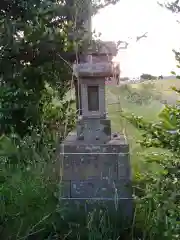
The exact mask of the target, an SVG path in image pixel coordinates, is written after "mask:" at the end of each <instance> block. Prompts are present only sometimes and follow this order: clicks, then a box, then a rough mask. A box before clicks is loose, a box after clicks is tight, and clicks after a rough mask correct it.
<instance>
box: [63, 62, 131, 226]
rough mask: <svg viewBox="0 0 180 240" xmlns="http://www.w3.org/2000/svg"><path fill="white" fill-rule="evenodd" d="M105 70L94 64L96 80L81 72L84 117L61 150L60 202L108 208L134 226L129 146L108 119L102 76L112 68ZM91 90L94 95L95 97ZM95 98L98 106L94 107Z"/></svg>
mask: <svg viewBox="0 0 180 240" xmlns="http://www.w3.org/2000/svg"><path fill="white" fill-rule="evenodd" d="M91 65H93V64H91ZM107 65H108V64H107V63H106V64H105V65H104V66H107ZM102 66H103V64H102V63H101V68H99V69H98V64H97V63H96V64H95V67H96V69H95V70H94V72H95V73H94V72H93V73H94V74H93V77H92V76H87V75H88V71H89V72H90V73H92V70H89V68H88V69H87V68H86V69H83V70H84V72H86V74H84V72H83V70H82V69H80V70H79V72H80V73H82V72H83V74H82V75H81V76H80V83H81V94H82V96H81V98H82V99H83V101H82V117H81V119H79V120H78V121H77V128H76V131H75V132H72V133H70V134H69V135H68V136H67V138H66V139H65V140H64V141H63V142H62V144H61V146H60V165H61V166H60V169H61V173H62V175H61V187H62V188H61V195H60V199H61V200H63V201H65V202H67V203H68V204H71V205H72V204H73V205H74V204H75V205H76V204H77V205H81V207H82V206H84V207H85V208H86V210H87V209H89V210H90V209H94V208H96V207H97V206H101V205H103V206H107V207H108V209H110V213H111V214H114V215H117V217H118V218H119V219H121V220H122V222H131V220H132V216H133V198H132V185H131V167H130V159H129V145H128V143H127V142H126V139H125V136H123V135H118V134H114V135H113V134H112V133H111V122H110V120H109V119H107V118H106V107H105V78H104V75H103V74H102V75H101V74H100V73H103V72H106V74H107V72H108V71H110V70H109V69H110V65H109V66H108V68H106V70H107V71H105V70H104V69H102ZM98 71H99V72H98ZM84 76H86V77H84ZM91 77H92V78H91ZM92 86H94V87H95V88H92ZM89 87H90V88H89ZM94 89H95V90H94ZM89 90H92V91H94V92H93V94H92V93H89V92H88V91H89ZM95 91H96V92H95ZM95 97H96V101H95V102H97V101H98V104H97V105H96V104H94V103H93V100H94V98H95ZM91 100H92V104H90V103H91ZM95 105H96V106H95ZM73 208H75V207H73ZM89 210H88V211H89Z"/></svg>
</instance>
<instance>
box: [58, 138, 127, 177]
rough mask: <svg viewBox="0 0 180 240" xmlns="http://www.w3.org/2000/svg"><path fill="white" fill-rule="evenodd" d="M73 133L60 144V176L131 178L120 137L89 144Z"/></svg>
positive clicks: (125, 150) (124, 145) (124, 146)
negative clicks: (105, 141) (77, 138)
mask: <svg viewBox="0 0 180 240" xmlns="http://www.w3.org/2000/svg"><path fill="white" fill-rule="evenodd" d="M75 136H76V135H71V137H70V138H67V139H66V140H65V141H64V142H63V143H62V145H61V153H60V154H61V168H62V172H63V176H62V179H63V180H79V181H81V180H88V179H89V178H95V179H106V178H108V179H111V180H117V179H121V178H123V179H130V178H131V172H130V161H129V147H128V145H127V144H126V143H125V142H124V141H123V140H122V139H121V138H120V139H118V140H110V141H108V142H107V143H105V144H102V143H96V144H95V143H94V144H90V143H85V141H81V140H76V138H75ZM73 139H74V141H73Z"/></svg>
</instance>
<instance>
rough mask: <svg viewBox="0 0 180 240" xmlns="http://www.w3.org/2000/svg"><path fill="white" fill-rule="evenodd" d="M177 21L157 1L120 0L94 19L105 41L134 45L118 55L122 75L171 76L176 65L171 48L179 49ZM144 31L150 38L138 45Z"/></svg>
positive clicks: (179, 31)
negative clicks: (138, 37)
mask: <svg viewBox="0 0 180 240" xmlns="http://www.w3.org/2000/svg"><path fill="white" fill-rule="evenodd" d="M160 2H162V0H161V1H160ZM176 20H177V17H176V16H175V15H174V14H173V13H171V12H170V11H168V10H166V9H164V8H162V7H160V6H158V4H157V0H120V2H119V3H118V4H116V5H115V6H113V5H112V6H109V7H107V8H105V9H103V10H102V11H101V12H100V13H99V14H98V15H96V16H95V17H94V18H93V29H95V30H96V31H97V32H101V34H102V35H101V38H102V39H103V40H115V41H118V40H125V41H130V42H131V44H130V45H129V47H128V49H126V50H120V52H119V54H118V58H119V59H120V62H121V69H122V75H123V76H132V77H136V76H139V75H140V74H142V73H151V74H154V75H161V74H162V75H170V74H171V73H170V72H171V71H174V70H176V65H177V62H176V61H175V58H174V54H173V52H172V49H176V50H177V49H179V48H180V24H178V23H177V21H176ZM145 32H148V34H147V36H148V37H147V38H142V39H141V40H140V41H139V42H135V41H136V40H135V39H136V36H140V35H143V34H144V33H145ZM131 37H132V40H128V38H131Z"/></svg>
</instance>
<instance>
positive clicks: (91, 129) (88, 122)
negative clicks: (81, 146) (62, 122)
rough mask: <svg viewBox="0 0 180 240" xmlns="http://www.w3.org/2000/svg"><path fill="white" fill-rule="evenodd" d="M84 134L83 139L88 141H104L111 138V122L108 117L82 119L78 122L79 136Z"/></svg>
mask: <svg viewBox="0 0 180 240" xmlns="http://www.w3.org/2000/svg"><path fill="white" fill-rule="evenodd" d="M82 136H83V140H84V141H85V142H86V143H88V142H93V141H94V142H95V143H96V141H97V140H99V142H102V143H104V142H105V141H109V140H110V139H111V122H110V120H108V119H89V118H88V119H81V120H79V121H78V122H77V137H78V139H79V140H80V137H82Z"/></svg>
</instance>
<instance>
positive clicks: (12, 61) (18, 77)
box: [0, 0, 73, 136]
mask: <svg viewBox="0 0 180 240" xmlns="http://www.w3.org/2000/svg"><path fill="white" fill-rule="evenodd" d="M62 8H63V6H62V4H56V1H53V0H51V1H48V2H45V1H35V0H34V1H9V3H8V5H7V4H6V3H4V1H3V3H2V2H1V4H0V11H1V13H2V14H1V17H0V34H1V40H0V45H1V57H0V78H1V89H0V95H1V109H0V113H1V118H0V124H1V132H2V133H9V132H11V131H12V129H14V131H15V132H17V133H18V134H20V135H21V136H24V135H25V134H26V133H27V132H30V131H31V130H30V129H29V128H30V127H35V126H39V127H40V125H41V123H42V119H41V117H42V111H43V102H42V99H43V98H44V96H43V94H44V91H45V90H46V84H47V83H48V84H49V85H50V86H51V87H52V88H58V89H59V94H60V95H61V99H62V98H63V96H64V94H65V93H66V92H67V91H68V90H69V86H70V85H69V81H67V79H69V77H70V75H69V74H70V71H69V66H68V65H67V63H66V62H65V60H63V56H65V53H66V52H70V51H72V50H73V44H72V43H71V42H70V41H68V26H67V23H65V21H61V22H60V23H59V24H58V25H57V24H56V23H54V22H53V19H56V18H59V17H60V12H61V10H62Z"/></svg>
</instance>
